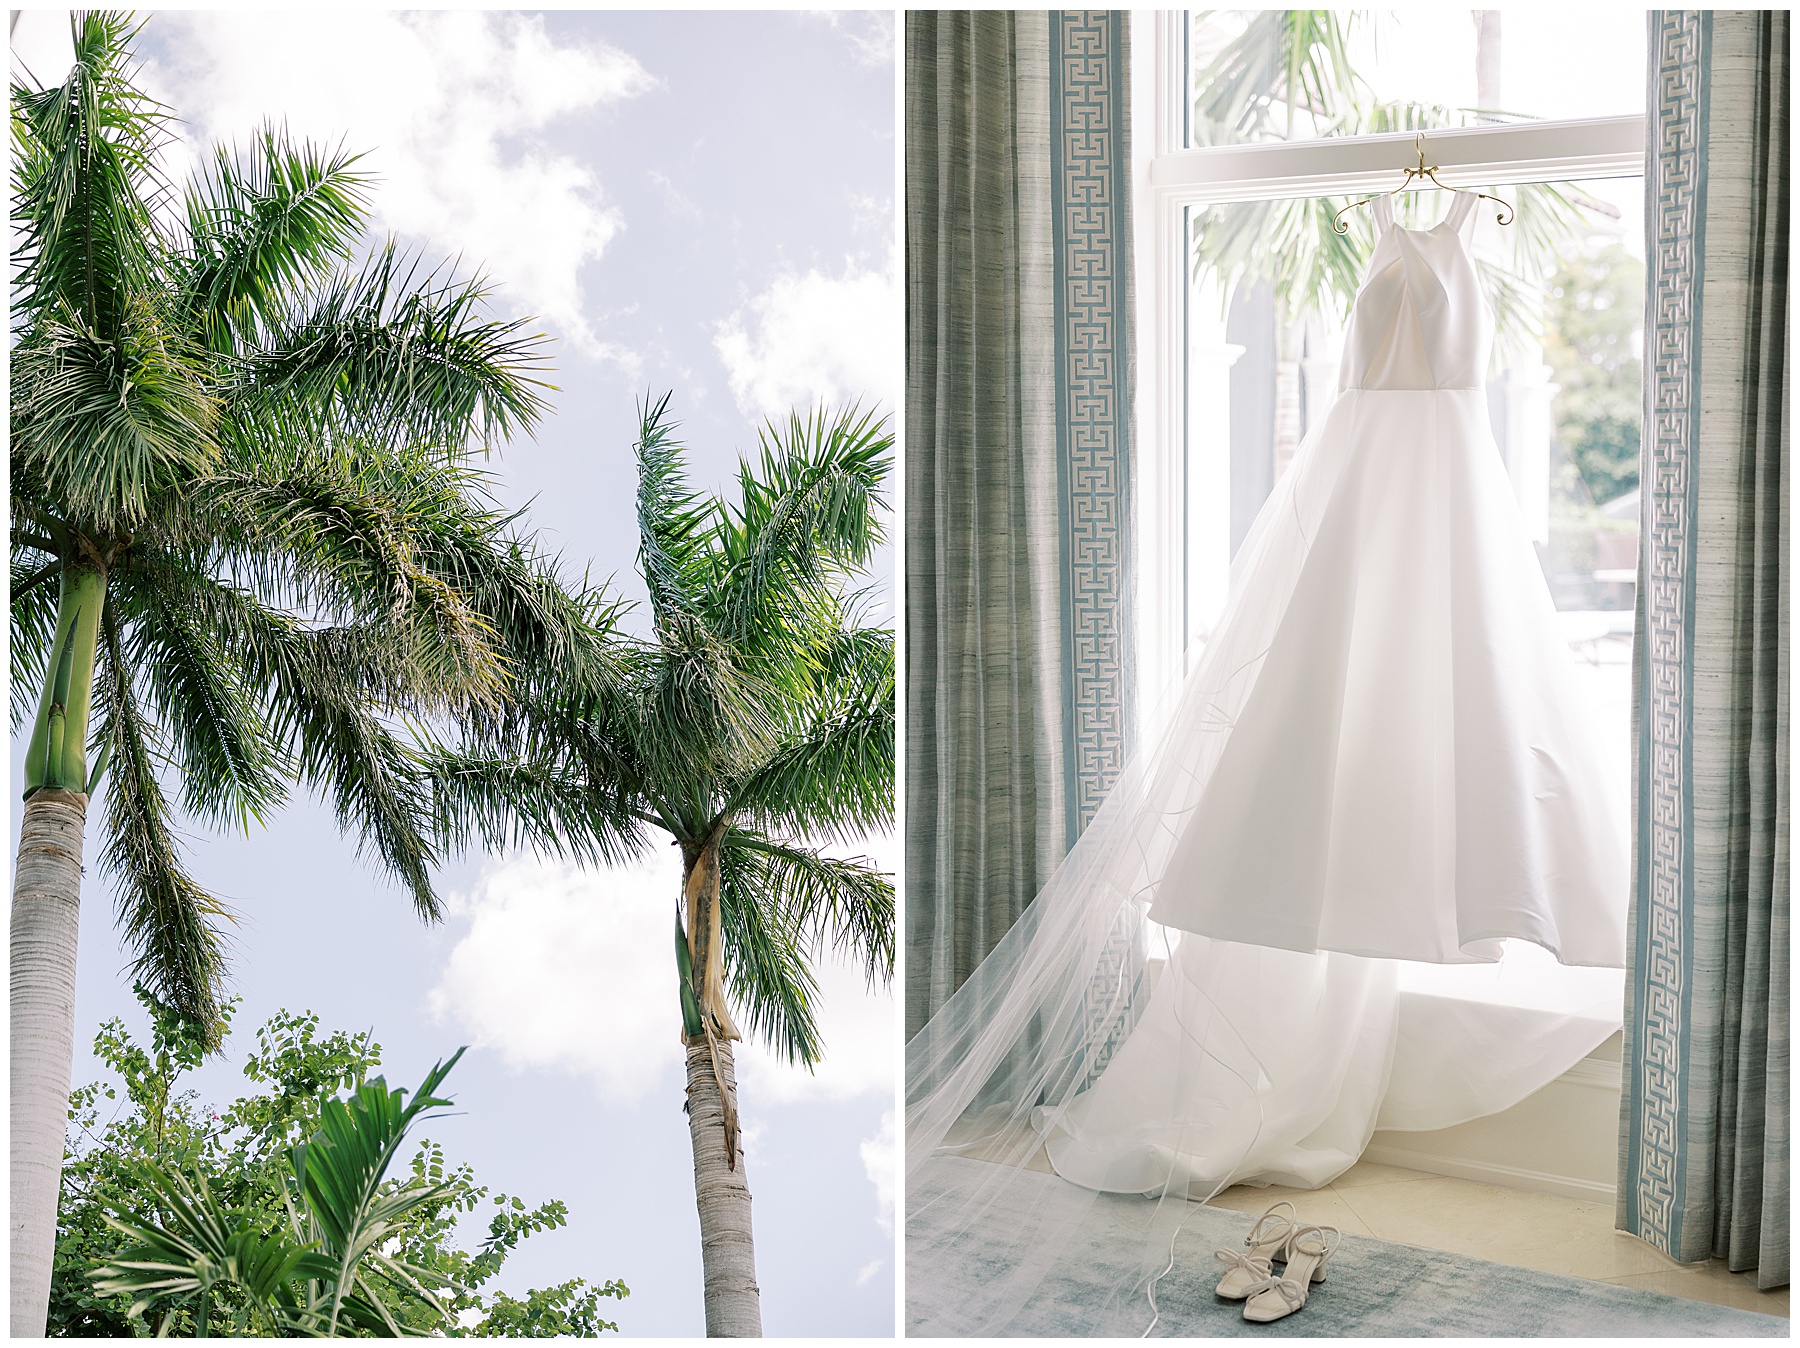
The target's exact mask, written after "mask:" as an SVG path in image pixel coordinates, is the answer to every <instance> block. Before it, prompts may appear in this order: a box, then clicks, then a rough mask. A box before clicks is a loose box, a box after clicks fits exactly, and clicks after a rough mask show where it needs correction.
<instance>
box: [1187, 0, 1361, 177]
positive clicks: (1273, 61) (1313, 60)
mask: <svg viewBox="0 0 1800 1348" xmlns="http://www.w3.org/2000/svg"><path fill="white" fill-rule="evenodd" d="M1360 19H1361V16H1360V15H1358V14H1356V13H1354V12H1344V11H1336V10H1317V9H1285V10H1284V9H1272V10H1258V11H1254V12H1252V13H1251V14H1249V16H1248V22H1247V23H1246V24H1245V26H1244V28H1243V31H1242V32H1240V33H1239V34H1238V35H1237V36H1236V37H1234V38H1232V39H1231V40H1230V41H1229V42H1227V43H1226V44H1225V45H1224V46H1223V47H1222V48H1221V49H1220V50H1219V51H1218V53H1217V54H1216V55H1214V56H1213V57H1212V59H1211V60H1209V61H1208V62H1207V63H1206V64H1205V65H1204V66H1203V67H1202V68H1201V69H1200V71H1199V72H1198V73H1197V74H1196V75H1195V77H1194V93H1193V98H1194V107H1193V137H1194V143H1195V144H1196V145H1225V144H1232V143H1236V142H1239V141H1247V140H1259V139H1266V138H1270V137H1275V138H1281V139H1287V138H1289V137H1291V135H1292V133H1293V132H1294V130H1295V129H1296V123H1297V121H1298V119H1299V118H1301V117H1305V118H1306V119H1308V121H1310V122H1311V123H1312V126H1311V127H1310V128H1308V127H1300V128H1299V129H1303V130H1311V131H1312V132H1313V133H1314V134H1319V135H1323V134H1327V133H1328V131H1329V130H1330V129H1331V127H1332V125H1333V124H1334V123H1335V121H1336V120H1337V119H1338V118H1340V117H1342V116H1343V115H1344V113H1345V111H1346V110H1347V109H1348V108H1349V106H1350V105H1351V104H1352V103H1353V102H1354V101H1355V99H1356V97H1357V95H1358V93H1359V92H1360V91H1361V90H1362V88H1363V87H1364V81H1363V80H1362V78H1361V76H1359V75H1358V74H1357V72H1356V70H1355V69H1354V67H1353V66H1352V64H1351V60H1350V39H1351V34H1352V30H1353V27H1354V25H1355V24H1356V23H1357V22H1358V21H1359V20H1360ZM1209 21H1212V22H1217V21H1218V20H1217V18H1216V17H1215V16H1214V15H1213V14H1209V13H1206V12H1202V13H1199V14H1196V15H1195V16H1194V17H1193V22H1195V23H1196V24H1204V23H1207V22H1209Z"/></svg>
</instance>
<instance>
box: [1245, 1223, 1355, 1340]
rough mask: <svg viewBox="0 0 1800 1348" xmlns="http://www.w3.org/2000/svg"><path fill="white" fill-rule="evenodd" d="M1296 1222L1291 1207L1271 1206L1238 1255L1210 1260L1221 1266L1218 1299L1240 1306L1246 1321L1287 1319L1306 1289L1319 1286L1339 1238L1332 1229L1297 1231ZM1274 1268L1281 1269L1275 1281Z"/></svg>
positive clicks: (1309, 1227) (1303, 1298)
mask: <svg viewBox="0 0 1800 1348" xmlns="http://www.w3.org/2000/svg"><path fill="white" fill-rule="evenodd" d="M1283 1208H1285V1209H1287V1211H1286V1213H1283V1211H1282V1209H1283ZM1299 1218H1300V1214H1299V1212H1298V1211H1297V1210H1296V1209H1295V1208H1294V1205H1293V1204H1292V1203H1289V1202H1286V1201H1285V1200H1284V1201H1283V1202H1280V1203H1277V1204H1275V1206H1274V1207H1272V1208H1270V1209H1269V1210H1268V1211H1267V1212H1265V1213H1263V1215H1262V1216H1260V1217H1258V1218H1257V1219H1256V1224H1255V1225H1254V1226H1252V1227H1251V1228H1250V1234H1249V1235H1247V1236H1245V1237H1244V1248H1243V1249H1242V1250H1219V1251H1218V1252H1217V1253H1216V1254H1215V1255H1214V1256H1213V1257H1214V1258H1215V1259H1217V1260H1218V1261H1219V1262H1220V1263H1221V1264H1223V1265H1225V1274H1224V1276H1223V1277H1221V1278H1220V1279H1219V1286H1218V1293H1219V1295H1220V1296H1222V1297H1225V1298H1226V1299H1228V1300H1231V1301H1242V1302H1243V1303H1244V1318H1245V1319H1246V1320H1254V1321H1258V1322H1260V1323H1267V1322H1268V1321H1270V1320H1280V1319H1282V1318H1283V1317H1284V1316H1289V1315H1292V1314H1293V1313H1294V1312H1295V1311H1297V1310H1299V1309H1300V1308H1301V1307H1302V1306H1304V1305H1306V1298H1307V1295H1308V1293H1309V1292H1311V1290H1312V1285H1313V1284H1314V1283H1317V1282H1324V1281H1325V1261H1326V1260H1327V1259H1329V1258H1330V1257H1331V1253H1332V1251H1334V1250H1335V1249H1337V1247H1338V1242H1339V1241H1340V1240H1341V1239H1342V1236H1341V1235H1340V1234H1339V1232H1338V1229H1337V1228H1336V1227H1335V1226H1312V1225H1302V1224H1301V1222H1300V1220H1299ZM1277 1263H1280V1264H1283V1265H1285V1266H1286V1271H1285V1272H1284V1273H1283V1274H1282V1275H1281V1276H1279V1277H1278V1276H1276V1273H1275V1265H1276V1264H1277Z"/></svg>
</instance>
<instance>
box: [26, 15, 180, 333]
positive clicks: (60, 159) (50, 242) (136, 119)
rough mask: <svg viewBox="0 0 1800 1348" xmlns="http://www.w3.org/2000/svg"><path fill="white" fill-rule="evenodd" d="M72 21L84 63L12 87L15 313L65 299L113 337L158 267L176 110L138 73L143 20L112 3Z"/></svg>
mask: <svg viewBox="0 0 1800 1348" xmlns="http://www.w3.org/2000/svg"><path fill="white" fill-rule="evenodd" d="M69 23H70V29H71V33H72V36H73V38H74V45H75V63H74V65H73V66H71V67H70V69H69V72H68V74H67V76H66V77H65V78H64V80H63V82H62V83H61V84H56V85H51V86H49V87H46V88H41V89H37V88H31V87H29V86H27V85H25V84H22V83H19V82H16V81H15V82H14V84H13V86H12V103H13V219H14V220H15V221H17V222H18V224H19V226H20V233H21V236H22V237H21V241H20V244H19V246H18V248H17V251H16V252H15V254H14V258H15V262H16V264H17V268H18V269H17V271H16V272H15V274H14V278H13V287H14V312H15V313H20V312H23V313H26V314H33V313H43V312H46V311H48V310H51V309H64V310H66V311H68V312H69V313H71V314H73V315H77V316H78V317H77V318H76V320H75V321H76V322H77V323H78V324H79V326H81V327H83V328H85V329H87V330H89V331H91V332H93V333H94V334H96V336H97V338H98V339H99V340H101V341H110V340H112V339H113V337H114V335H115V333H116V331H117V328H118V326H119V324H120V323H121V322H123V320H124V318H125V315H126V311H127V309H128V307H129V305H130V303H131V301H132V300H133V298H134V297H137V296H139V295H140V294H141V292H142V291H143V290H144V289H145V288H146V287H148V286H149V284H150V283H151V281H152V279H153V277H154V275H155V272H156V268H157V263H156V248H155V239H156V219H155V214H156V211H157V209H158V208H159V206H160V204H161V202H162V200H163V199H164V197H165V196H166V194H167V190H168V188H167V184H166V182H165V181H164V179H163V177H162V175H161V172H160V170H159V169H158V167H157V152H158V150H159V149H160V147H161V145H162V144H163V142H164V140H165V139H166V130H165V128H166V124H167V123H168V121H169V120H170V114H169V112H168V110H167V109H166V108H164V107H163V106H162V105H161V104H160V103H158V102H156V101H155V100H154V99H152V98H150V97H149V96H148V95H147V94H145V93H144V92H143V91H142V90H140V89H139V88H138V87H137V86H136V85H135V84H133V83H132V78H131V77H132V71H131V68H130V46H131V40H132V38H133V37H135V36H136V34H137V30H138V27H139V25H138V24H135V23H134V22H133V21H132V20H131V19H130V17H129V16H127V15H124V14H119V13H112V12H104V11H89V12H81V11H76V12H75V13H73V14H71V15H70V19H69Z"/></svg>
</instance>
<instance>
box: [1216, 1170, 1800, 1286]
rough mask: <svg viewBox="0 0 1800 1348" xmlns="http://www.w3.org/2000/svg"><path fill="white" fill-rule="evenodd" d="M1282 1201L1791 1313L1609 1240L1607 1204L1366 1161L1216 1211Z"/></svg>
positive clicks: (1475, 1253)
mask: <svg viewBox="0 0 1800 1348" xmlns="http://www.w3.org/2000/svg"><path fill="white" fill-rule="evenodd" d="M1283 1198H1285V1199H1287V1200H1288V1201H1290V1202H1291V1203H1293V1205H1294V1206H1295V1208H1297V1209H1298V1210H1299V1212H1300V1216H1301V1218H1302V1219H1303V1220H1305V1221H1312V1222H1319V1223H1323V1224H1328V1225H1331V1226H1335V1227H1337V1228H1338V1229H1339V1230H1341V1231H1344V1232H1354V1233H1355V1234H1357V1235H1361V1236H1374V1237H1376V1238H1378V1239H1380V1240H1393V1241H1400V1242H1402V1243H1404V1244H1407V1245H1422V1246H1424V1247H1425V1248H1427V1249H1432V1250H1447V1251H1450V1252H1452V1253H1455V1254H1463V1255H1468V1256H1471V1257H1472V1258H1476V1259H1491V1260H1493V1261H1494V1262H1495V1263H1500V1264H1512V1265H1514V1266H1515V1267H1519V1268H1534V1269H1540V1270H1542V1271H1543V1272H1545V1273H1562V1274H1567V1275H1569V1276H1571V1277H1577V1278H1594V1279H1597V1280H1598V1281H1600V1282H1613V1283H1619V1284H1621V1285H1622V1286H1625V1287H1641V1288H1644V1289H1645V1290H1646V1291H1651V1292H1663V1293H1666V1294H1668V1295H1669V1296H1678V1297H1690V1298H1692V1299H1693V1300H1695V1301H1710V1302H1713V1303H1714V1304H1716V1305H1720V1306H1736V1307H1738V1308H1740V1309H1742V1310H1751V1311H1762V1312H1763V1313H1765V1314H1767V1315H1781V1316H1785V1315H1787V1313H1788V1293H1787V1288H1785V1287H1784V1288H1782V1289H1780V1290H1779V1291H1776V1292H1759V1291H1758V1290H1757V1289H1756V1280H1755V1277H1754V1275H1749V1274H1742V1273H1728V1272H1726V1271H1725V1265H1724V1262H1723V1261H1722V1260H1718V1259H1715V1260H1713V1261H1711V1262H1710V1263H1706V1264H1677V1263H1675V1262H1673V1261H1672V1260H1670V1259H1667V1258H1665V1257H1664V1256H1663V1255H1662V1254H1661V1253H1659V1252H1658V1251H1656V1250H1653V1249H1651V1248H1650V1247H1649V1246H1648V1245H1646V1244H1644V1243H1643V1242H1642V1241H1640V1240H1636V1239H1634V1238H1632V1237H1631V1236H1627V1235H1624V1234H1622V1233H1620V1232H1618V1231H1615V1230H1613V1206H1612V1204H1611V1203H1610V1202H1591V1201H1586V1200H1582V1199H1576V1198H1561V1197H1558V1196H1556V1195H1553V1194H1538V1193H1528V1192H1526V1191H1525V1190H1522V1189H1502V1188H1498V1187H1496V1186H1495V1185H1492V1184H1479V1183H1476V1182H1475V1181H1474V1180H1464V1179H1450V1178H1447V1177H1444V1176H1438V1175H1427V1174H1424V1173H1423V1172H1421V1171H1417V1170H1401V1169H1398V1168H1397V1167H1395V1166H1388V1165H1377V1164H1375V1163H1374V1162H1372V1161H1363V1162H1360V1163H1358V1164H1357V1165H1355V1166H1352V1167H1351V1168H1350V1169H1349V1170H1348V1171H1346V1172H1345V1173H1344V1174H1343V1175H1340V1176H1339V1177H1338V1178H1337V1180H1336V1181H1334V1182H1333V1183H1331V1184H1329V1185H1327V1186H1326V1187H1325V1188H1323V1189H1314V1190H1304V1189H1283V1188H1278V1187H1271V1188H1266V1189H1256V1188H1251V1187H1249V1186H1247V1185H1239V1186H1238V1187H1237V1188H1235V1189H1227V1190H1226V1191H1225V1192H1224V1193H1222V1194H1220V1195H1219V1196H1218V1197H1217V1198H1216V1199H1214V1200H1213V1202H1214V1203H1215V1204H1217V1205H1219V1206H1221V1207H1228V1208H1234V1209H1236V1210H1238V1211H1240V1212H1261V1211H1263V1209H1265V1208H1267V1207H1268V1206H1269V1205H1270V1204H1271V1203H1274V1202H1276V1201H1277V1200H1279V1199H1283Z"/></svg>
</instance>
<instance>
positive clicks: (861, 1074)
mask: <svg viewBox="0 0 1800 1348" xmlns="http://www.w3.org/2000/svg"><path fill="white" fill-rule="evenodd" d="M671 939H673V938H671ZM814 972H815V973H817V975H818V978H819V991H820V994H821V996H820V1004H819V1033H820V1035H821V1036H822V1037H823V1038H824V1041H825V1056H824V1058H823V1059H822V1060H821V1061H820V1062H819V1065H818V1066H817V1067H815V1068H814V1069H813V1070H812V1071H811V1072H808V1071H807V1070H806V1069H805V1068H804V1067H790V1066H789V1065H788V1064H786V1063H785V1062H782V1061H781V1060H780V1059H778V1058H777V1057H776V1056H775V1055H774V1054H773V1053H772V1052H770V1051H769V1050H768V1049H767V1048H764V1047H763V1046H762V1045H761V1044H760V1043H757V1042H754V1041H753V1042H751V1043H748V1044H744V1045H741V1046H739V1048H738V1054H737V1069H738V1081H739V1083H740V1085H741V1086H742V1089H743V1094H744V1098H745V1099H747V1100H753V1101H755V1102H757V1103H758V1104H788V1103H791V1102H793V1101H798V1100H850V1099H854V1098H856V1097H857V1096H862V1095H885V1096H890V1097H891V1096H892V1095H893V1093H894V1073H895V1071H896V1066H895V1047H894V995H893V993H892V992H891V991H890V990H889V989H887V988H885V987H882V986H881V985H879V984H877V985H876V987H875V989H874V991H870V989H869V988H868V986H867V985H866V984H865V983H864V981H863V976H862V974H861V973H860V972H859V971H858V970H856V969H854V968H852V967H850V966H849V965H847V964H843V963H840V962H839V961H837V960H827V961H821V962H820V963H819V964H818V965H816V966H815V969H814Z"/></svg>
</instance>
